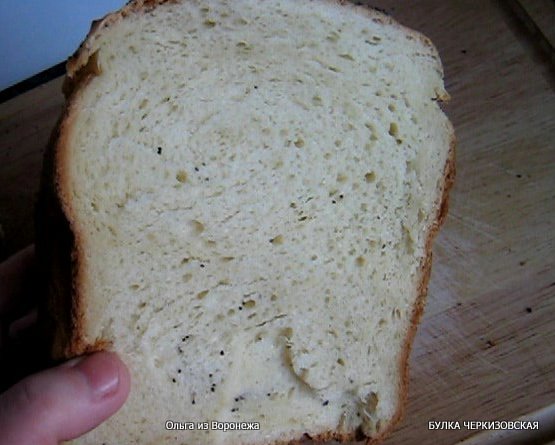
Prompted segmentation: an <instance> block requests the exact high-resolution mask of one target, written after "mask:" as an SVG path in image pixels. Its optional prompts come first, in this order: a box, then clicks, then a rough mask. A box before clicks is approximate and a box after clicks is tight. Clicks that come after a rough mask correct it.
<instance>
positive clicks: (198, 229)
mask: <svg viewBox="0 0 555 445" xmlns="http://www.w3.org/2000/svg"><path fill="white" fill-rule="evenodd" d="M189 224H190V226H191V228H192V229H193V231H194V232H195V233H196V234H197V235H199V234H201V233H202V232H204V224H202V223H201V222H200V221H197V220H196V219H194V220H192V221H190V222H189Z"/></svg>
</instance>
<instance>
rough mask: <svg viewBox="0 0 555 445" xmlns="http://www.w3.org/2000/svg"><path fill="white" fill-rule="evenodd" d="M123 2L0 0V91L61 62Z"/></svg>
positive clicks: (112, 0)
mask: <svg viewBox="0 0 555 445" xmlns="http://www.w3.org/2000/svg"><path fill="white" fill-rule="evenodd" d="M125 3H126V2H125V0H94V1H92V0H0V90H3V89H5V88H7V87H9V86H11V85H13V84H15V83H17V82H20V81H22V80H25V79H27V78H29V77H31V76H33V75H34V74H37V73H38V72H40V71H42V70H45V69H47V68H50V67H51V66H54V65H56V64H57V63H60V62H63V61H65V59H67V58H68V56H70V55H71V54H72V53H73V51H74V50H75V49H76V48H77V46H78V45H79V43H81V41H82V40H83V38H84V37H85V35H86V33H87V32H88V30H89V28H90V24H91V21H92V20H93V19H96V18H100V17H102V16H103V15H105V14H106V13H107V12H110V11H112V10H115V9H118V8H120V7H121V6H122V5H124V4H125Z"/></svg>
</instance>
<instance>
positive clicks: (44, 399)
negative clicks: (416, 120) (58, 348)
mask: <svg viewBox="0 0 555 445" xmlns="http://www.w3.org/2000/svg"><path fill="white" fill-rule="evenodd" d="M33 262H34V249H33V248H32V247H29V248H27V249H25V250H23V251H21V252H19V253H18V254H16V255H14V256H13V257H11V258H10V259H8V260H7V261H6V262H4V263H2V264H0V315H1V316H2V321H3V322H4V321H5V317H6V314H8V313H10V312H11V313H17V310H16V307H17V306H18V305H19V306H21V305H25V304H27V301H26V298H25V297H26V296H25V295H24V293H25V292H24V288H25V284H26V283H28V281H29V280H30V279H31V280H32V279H33V277H29V271H30V270H31V269H32V265H33ZM34 313H35V314H36V312H34ZM34 318H36V316H35V315H33V312H30V313H29V314H27V315H26V316H24V317H22V318H20V319H19V320H18V321H16V322H14V323H11V326H10V328H9V329H4V330H3V332H4V333H8V336H7V337H8V338H7V339H6V338H0V347H5V345H6V343H8V342H9V340H10V339H9V337H12V336H17V335H18V334H19V333H20V332H21V331H22V330H25V329H26V328H27V327H28V326H29V325H31V324H32V323H33V321H34ZM4 337H6V335H4ZM2 362H4V360H2ZM10 365H11V364H10ZM5 366H6V363H2V367H5ZM129 388H130V376H129V371H128V370H127V367H126V366H125V364H124V363H123V362H122V361H121V360H120V359H119V358H118V357H117V355H116V354H114V353H112V352H97V353H94V354H92V355H89V356H83V357H78V358H75V359H73V360H70V361H68V362H66V363H64V364H62V365H59V366H56V367H54V368H50V369H47V370H44V371H41V372H38V373H35V374H33V375H30V376H28V377H25V378H24V379H22V380H20V381H19V382H18V383H16V384H15V385H13V386H12V387H11V388H9V389H8V390H6V391H5V392H4V393H2V394H0V443H1V444H4V443H5V444H10V445H31V444H32V445H57V444H58V443H59V442H61V441H64V440H70V439H73V438H76V437H79V436H81V435H82V434H84V433H86V432H87V431H89V430H91V429H93V428H95V427H96V426H98V425H99V424H100V423H102V422H103V421H104V420H106V419H107V418H108V417H110V416H111V415H112V414H114V413H115V412H116V411H117V410H118V409H119V408H120V407H121V405H123V403H124V402H125V400H126V399H127V396H128V394H129Z"/></svg>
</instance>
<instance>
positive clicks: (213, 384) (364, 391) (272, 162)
mask: <svg viewBox="0 0 555 445" xmlns="http://www.w3.org/2000/svg"><path fill="white" fill-rule="evenodd" d="M442 76H443V74H442V67H441V63H440V60H439V58H438V55H437V52H436V50H435V49H434V47H433V45H432V44H431V42H430V41H429V40H428V39H427V38H425V37H423V36H422V35H420V34H418V33H416V32H414V31H411V30H409V29H406V28H404V27H402V26H400V25H399V24H397V23H395V22H394V21H393V20H391V19H390V18H388V17H386V16H384V15H382V14H380V13H378V12H375V11H373V10H370V9H367V8H365V7H360V6H354V5H352V4H349V3H343V2H334V1H326V0H321V1H310V0H280V1H277V0H276V1H260V0H234V1H226V0H203V1H196V0H183V1H160V0H159V1H146V0H144V1H134V2H131V3H130V4H128V5H127V6H126V7H124V8H123V9H122V10H121V11H119V12H117V13H114V14H111V15H109V16H107V17H105V18H104V19H103V20H101V21H99V22H96V23H95V24H94V26H93V29H92V30H91V32H90V34H89V36H88V37H87V39H86V40H85V42H84V43H83V44H82V45H81V47H80V49H79V50H78V52H77V53H76V55H75V56H74V57H72V58H71V59H70V61H69V63H68V74H67V82H66V93H67V95H68V101H67V106H66V109H65V112H64V115H63V117H62V119H61V120H60V123H59V125H58V127H57V131H56V132H55V134H54V138H53V143H52V150H51V151H50V154H49V156H48V157H47V160H46V161H47V162H46V164H45V183H44V189H43V191H44V193H43V196H42V199H41V209H42V210H41V214H42V222H41V226H40V228H39V230H40V233H39V250H40V252H42V253H40V255H41V256H42V258H43V261H44V262H45V263H48V264H47V267H48V275H49V279H50V287H49V290H50V300H49V316H50V322H51V327H52V331H53V352H54V355H55V356H56V357H58V358H67V357H73V356H75V355H79V354H83V353H86V352H90V351H93V350H97V349H102V348H108V349H112V350H114V351H117V353H118V354H120V356H121V357H122V358H123V360H124V361H125V362H126V363H127V364H128V365H129V367H130V369H131V374H132V379H133V385H132V391H131V395H130V398H129V400H128V402H127V403H126V404H125V406H124V407H123V408H122V409H121V411H119V412H118V413H117V414H116V415H115V416H114V417H113V418H112V419H110V420H109V421H108V422H106V423H105V424H103V425H101V426H100V427H98V428H97V429H95V430H93V431H92V432H90V433H89V434H87V435H86V436H85V437H83V438H82V439H79V440H77V441H75V443H80V444H106V445H113V444H124V443H125V444H131V443H134V444H161V443H175V444H187V445H194V444H234V445H237V444H249V445H254V444H278V443H280V444H281V443H290V442H292V441H298V440H302V439H309V438H313V439H314V440H318V441H325V440H331V439H337V440H342V441H345V440H352V439H355V438H357V439H364V438H370V439H371V441H377V440H379V439H381V438H383V437H384V435H385V434H386V433H387V432H389V431H390V430H391V429H392V427H393V425H394V423H395V422H396V421H397V420H398V418H399V417H400V414H401V409H402V406H403V401H404V399H405V397H406V390H407V360H408V355H409V350H410V345H411V341H412V339H413V336H414V333H415V328H416V324H417V322H418V320H419V318H420V315H421V312H422V309H423V304H424V296H425V293H426V288H427V281H428V277H429V272H430V264H431V242H432V238H433V236H434V234H435V233H436V231H437V229H438V227H439V225H440V223H441V221H442V219H443V217H444V215H445V212H446V202H447V201H446V198H447V191H448V189H449V187H450V185H451V182H452V179H453V174H454V167H453V156H454V133H453V129H452V126H451V124H450V123H449V121H448V119H447V118H446V116H445V115H444V113H443V112H442V110H441V109H440V107H439V104H438V101H443V100H446V99H447V98H448V95H447V93H446V92H445V90H444V87H443V80H442ZM168 421H170V422H168ZM212 421H218V422H222V423H221V424H212V423H211V422H212ZM172 422H173V423H172ZM188 422H191V423H188ZM203 422H208V423H207V424H203ZM223 422H230V423H223ZM233 422H254V423H247V424H243V425H241V424H239V423H233ZM204 426H207V427H208V429H203V428H202V427H204ZM218 426H220V427H223V426H226V427H228V428H232V429H234V430H233V431H223V430H218V429H217V427H218ZM256 426H258V427H259V429H254V430H253V429H244V428H253V427H256ZM168 427H170V428H168ZM174 427H177V428H181V429H173V428H174ZM241 427H242V428H241ZM237 428H240V429H239V430H235V429H237ZM372 443H373V442H372Z"/></svg>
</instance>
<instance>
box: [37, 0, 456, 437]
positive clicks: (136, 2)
mask: <svg viewBox="0 0 555 445" xmlns="http://www.w3.org/2000/svg"><path fill="white" fill-rule="evenodd" d="M185 1H186V0H185ZM165 3H180V2H179V1H178V0H133V1H131V2H129V3H128V4H127V5H126V6H125V7H124V8H122V9H121V10H120V11H118V12H115V13H112V14H109V15H107V16H106V17H104V18H103V19H101V20H98V21H95V22H94V23H93V25H92V27H91V30H90V32H89V34H88V36H87V38H86V39H85V41H84V42H83V43H82V44H81V46H80V47H79V49H78V50H77V52H76V53H75V54H74V55H73V56H72V57H71V58H70V59H69V60H68V63H67V76H66V81H65V84H64V93H65V94H66V99H67V100H66V106H65V109H64V112H63V115H62V116H61V118H60V120H59V122H58V124H57V126H56V129H55V130H54V132H53V135H52V138H51V143H50V145H49V149H48V152H47V154H46V157H45V168H44V176H43V187H42V191H41V197H40V202H39V219H40V225H41V226H40V227H39V228H38V254H39V260H40V261H41V263H42V265H43V270H45V274H46V276H47V279H48V287H49V300H48V302H47V306H46V307H45V309H44V311H43V317H44V322H45V323H46V326H47V329H48V330H49V332H50V336H51V345H52V355H53V357H55V358H56V359H66V358H71V357H75V356H78V355H82V354H86V353H90V352H93V351H98V350H103V349H106V348H110V347H111V341H110V340H109V339H102V338H100V339H97V340H95V341H94V342H91V341H90V339H87V337H86V334H85V332H84V326H85V321H84V320H85V318H86V313H85V310H84V306H83V298H84V296H83V290H82V289H83V284H82V283H83V282H84V281H85V280H86V278H85V277H86V269H87V268H86V266H87V254H86V252H85V251H84V250H83V249H84V247H83V246H84V242H83V237H84V236H85V234H83V233H82V230H81V228H80V227H79V225H78V224H76V221H77V220H78V216H77V215H76V210H75V209H74V205H73V204H74V202H73V198H72V190H71V186H70V177H69V175H70V174H69V167H68V164H69V162H70V156H71V155H70V144H69V142H68V137H69V133H70V131H71V129H72V128H73V125H74V119H75V117H76V114H77V113H78V112H79V99H80V96H81V94H82V92H83V91H84V90H85V89H86V88H87V85H88V84H89V82H90V81H91V80H92V79H93V78H94V77H95V76H98V75H100V74H101V72H102V67H101V66H99V65H98V61H97V58H96V50H95V46H94V43H95V41H96V40H97V39H98V38H100V37H102V36H103V33H104V32H105V31H106V30H107V29H109V28H111V27H113V26H116V25H117V24H118V23H119V22H120V21H122V20H125V18H126V17H127V16H128V15H131V14H147V13H148V12H150V11H152V10H153V9H155V8H157V7H158V6H160V5H162V4H165ZM316 3H320V2H315V5H314V6H315V7H317V5H316ZM321 3H329V4H334V5H340V6H341V7H344V8H351V9H352V10H353V11H356V12H357V13H359V14H364V15H365V16H367V17H368V19H369V20H372V21H373V22H375V23H380V24H384V25H387V26H391V27H395V28H397V29H398V30H399V32H402V33H403V34H405V35H407V36H410V37H411V38H413V39H415V40H419V41H420V42H422V44H423V45H424V46H425V47H427V48H428V50H429V51H430V53H431V54H433V55H434V56H433V59H434V60H435V61H436V62H437V67H436V69H437V70H438V71H439V72H441V73H442V68H441V64H440V62H439V57H438V56H437V51H436V49H435V47H434V46H433V44H432V43H431V41H430V40H429V39H428V38H427V37H425V36H423V35H422V34H420V33H418V32H415V31H413V30H410V29H408V28H405V27H403V26H402V25H400V24H398V23H397V22H395V21H394V20H393V19H391V18H390V17H388V16H386V15H384V14H382V13H380V12H377V11H375V10H372V9H369V8H366V7H363V6H357V5H354V4H352V3H350V2H348V1H341V0H339V1H334V0H321ZM436 100H437V101H439V102H445V101H448V100H449V96H448V94H447V93H446V92H445V91H444V90H438V91H437V92H436ZM449 139H450V147H449V152H448V156H447V161H446V163H445V166H444V171H443V180H442V185H441V191H440V194H439V197H438V199H437V201H436V203H435V205H434V212H435V217H434V220H433V222H432V223H431V224H430V225H429V226H428V228H427V234H426V242H425V245H426V248H425V250H426V254H425V256H424V257H423V258H422V260H421V261H420V270H421V281H420V284H419V286H418V297H417V299H416V301H415V304H414V306H413V309H412V315H411V321H410V328H409V331H408V334H407V336H406V338H405V340H404V346H403V352H402V354H401V359H400V363H399V369H400V370H401V371H400V380H401V381H400V388H401V390H400V393H399V397H400V400H399V402H398V404H397V410H396V412H395V414H394V416H393V417H392V419H391V421H390V422H389V424H387V425H386V426H385V427H383V428H382V429H381V430H380V432H379V434H378V435H376V436H374V437H370V438H368V437H366V436H365V435H364V434H363V432H362V431H360V430H356V431H351V432H347V433H345V432H337V431H334V430H330V431H329V432H327V433H323V434H317V435H312V436H310V435H309V434H308V433H307V434H306V435H305V436H304V437H302V438H299V439H298V440H293V441H291V440H284V441H279V440H278V441H275V440H274V441H272V442H269V443H271V444H275V445H278V444H296V443H305V442H306V441H307V440H309V439H310V440H312V441H314V442H327V441H330V440H338V441H342V442H343V441H349V440H365V441H366V443H367V444H376V443H379V442H381V441H382V440H383V438H385V437H386V436H387V435H388V434H390V432H391V431H392V429H393V428H394V426H395V424H396V423H397V422H398V421H399V419H400V418H401V417H402V412H403V408H404V405H405V400H406V397H407V388H408V359H409V355H410V349H411V345H412V341H413V339H414V336H415V333H416V329H417V325H418V323H419V321H420V318H421V316H422V312H423V309H424V305H425V298H426V292H427V288H428V281H429V277H430V271H431V263H432V242H433V239H434V237H435V236H436V234H437V232H438V230H439V228H440V226H441V224H442V223H443V221H444V220H445V217H446V214H447V209H448V196H449V190H450V189H451V187H452V185H453V182H454V177H455V135H454V130H453V129H452V127H451V128H450V135H449Z"/></svg>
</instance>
